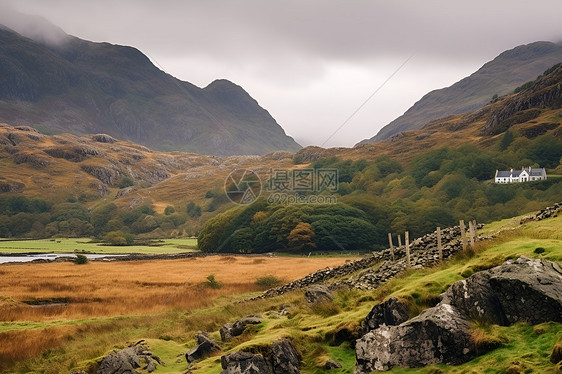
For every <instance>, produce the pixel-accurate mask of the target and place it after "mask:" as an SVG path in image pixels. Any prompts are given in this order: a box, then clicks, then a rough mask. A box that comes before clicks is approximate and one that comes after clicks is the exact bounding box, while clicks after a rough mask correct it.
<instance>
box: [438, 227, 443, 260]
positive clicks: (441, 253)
mask: <svg viewBox="0 0 562 374" xmlns="http://www.w3.org/2000/svg"><path fill="white" fill-rule="evenodd" d="M437 249H438V250H439V262H443V247H442V246H441V227H438V228H437Z"/></svg>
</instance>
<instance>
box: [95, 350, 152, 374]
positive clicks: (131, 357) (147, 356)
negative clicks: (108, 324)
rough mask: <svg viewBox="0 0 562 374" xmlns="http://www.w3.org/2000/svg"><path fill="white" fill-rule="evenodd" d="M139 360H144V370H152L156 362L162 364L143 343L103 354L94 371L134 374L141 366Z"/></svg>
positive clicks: (99, 373)
mask: <svg viewBox="0 0 562 374" xmlns="http://www.w3.org/2000/svg"><path fill="white" fill-rule="evenodd" d="M141 360H143V361H144V362H145V366H144V367H143V369H144V370H146V371H148V372H153V371H154V370H155V369H156V363H155V362H158V363H159V364H161V365H162V364H163V363H162V361H161V360H160V358H159V357H158V356H156V355H154V354H152V353H151V352H150V351H149V350H148V348H147V347H146V346H145V345H144V344H137V345H135V346H133V347H128V348H125V349H122V350H121V351H118V352H114V353H110V354H109V355H107V356H105V357H104V358H103V359H102V360H101V362H100V364H99V366H98V369H97V371H96V374H135V373H137V371H136V370H135V369H138V368H140V367H141Z"/></svg>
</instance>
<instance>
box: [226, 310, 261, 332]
mask: <svg viewBox="0 0 562 374" xmlns="http://www.w3.org/2000/svg"><path fill="white" fill-rule="evenodd" d="M261 322H262V319H261V317H260V316H255V315H248V316H246V317H244V318H240V319H239V320H237V321H236V322H234V323H233V324H232V328H231V329H230V334H231V335H232V336H238V335H242V333H243V332H244V330H245V329H246V327H247V326H248V325H257V324H260V323H261Z"/></svg>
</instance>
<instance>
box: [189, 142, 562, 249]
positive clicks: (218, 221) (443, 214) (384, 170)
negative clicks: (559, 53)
mask: <svg viewBox="0 0 562 374" xmlns="http://www.w3.org/2000/svg"><path fill="white" fill-rule="evenodd" d="M561 157H562V142H561V141H560V140H558V139H556V138H554V137H552V136H550V135H546V136H542V137H539V138H537V139H535V140H529V139H527V138H524V137H518V136H517V135H516V134H513V133H510V132H508V133H506V134H505V135H504V136H503V137H502V138H500V139H499V141H498V146H497V150H495V151H483V150H482V149H479V148H477V147H474V146H463V147H459V148H455V149H452V148H446V147H444V148H440V149H436V150H432V151H429V152H426V153H424V154H421V155H420V156H419V157H417V158H416V159H415V160H413V161H412V162H410V163H408V164H407V165H402V164H400V163H398V162H397V161H395V160H392V159H390V158H388V157H380V158H378V159H377V160H375V161H373V162H368V161H366V160H357V161H351V160H340V159H338V158H335V157H334V158H326V159H320V160H318V161H316V162H315V163H314V164H313V165H312V166H313V167H314V168H337V169H338V171H339V190H338V195H339V197H338V203H337V204H329V205H314V204H309V205H269V204H267V203H266V200H265V199H259V200H257V201H256V202H254V203H253V204H252V205H250V206H247V207H236V208H233V209H230V210H228V211H226V212H224V213H222V214H219V215H217V216H215V217H214V218H212V219H210V220H209V221H207V222H206V223H205V225H204V226H203V227H202V229H201V232H200V235H199V248H200V249H201V250H203V251H207V252H216V251H218V252H253V253H262V252H271V251H293V252H295V251H296V252H308V251H315V250H316V251H329V250H343V249H345V250H377V249H380V248H386V246H387V233H388V232H393V233H402V232H404V231H406V230H407V231H409V232H410V233H411V235H412V236H413V237H417V236H421V235H423V234H425V233H428V232H431V231H433V230H435V227H436V226H441V227H446V226H451V225H455V224H456V223H457V222H458V220H459V219H464V220H472V219H476V220H477V221H478V222H489V221H492V220H497V219H501V218H507V217H512V216H515V215H518V214H522V213H524V212H528V211H531V210H535V209H539V208H540V207H542V206H544V205H546V204H550V203H554V202H556V201H558V200H559V199H560V196H562V180H560V179H559V178H556V177H552V176H551V177H550V178H549V180H547V181H541V182H531V183H519V184H513V185H499V184H495V183H492V182H491V180H492V178H493V176H494V173H495V171H496V169H509V168H511V167H516V166H517V167H519V166H527V165H531V166H535V167H536V166H540V167H547V168H550V170H551V172H552V171H554V172H555V173H561V172H562V166H560V159H561ZM551 174H552V173H551Z"/></svg>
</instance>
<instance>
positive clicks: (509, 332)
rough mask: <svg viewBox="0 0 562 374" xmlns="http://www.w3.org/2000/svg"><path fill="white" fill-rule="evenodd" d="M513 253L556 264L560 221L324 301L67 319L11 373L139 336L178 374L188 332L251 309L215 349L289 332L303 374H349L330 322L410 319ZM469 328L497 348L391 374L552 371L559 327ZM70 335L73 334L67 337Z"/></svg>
mask: <svg viewBox="0 0 562 374" xmlns="http://www.w3.org/2000/svg"><path fill="white" fill-rule="evenodd" d="M516 222H518V219H513V220H504V221H502V222H498V223H494V224H491V225H489V226H488V227H486V229H485V230H484V231H490V232H491V231H497V229H499V228H501V227H504V226H505V227H509V226H512V227H513V226H518V225H517V224H516ZM537 247H542V248H545V249H546V251H545V252H544V253H543V254H541V255H538V254H535V253H534V250H535V248H537ZM519 255H526V256H529V257H533V258H545V259H549V260H552V261H557V262H559V263H560V262H562V216H560V217H557V218H552V219H549V220H544V221H540V222H529V223H527V224H525V225H523V226H522V227H519V228H517V229H515V230H506V231H504V232H503V233H501V234H500V235H499V237H498V238H497V239H495V240H493V241H490V242H487V243H482V244H481V245H480V246H479V248H477V250H476V253H465V254H463V255H461V256H458V257H457V258H455V259H454V260H451V261H449V262H447V263H445V264H442V265H441V266H438V267H435V268H432V269H426V270H422V271H412V272H410V273H407V274H405V275H403V276H401V277H399V278H396V279H394V280H392V281H390V282H388V283H386V284H385V285H384V286H383V287H381V288H379V289H378V290H375V291H357V290H353V291H342V292H340V293H338V294H337V295H336V299H335V301H334V305H326V306H323V307H319V308H310V307H309V306H307V305H306V303H305V302H304V298H303V295H302V293H301V292H295V293H292V294H288V295H284V296H282V297H278V298H273V299H268V300H262V301H256V302H247V303H236V302H235V301H236V300H240V299H241V298H243V297H247V296H248V295H234V296H228V297H223V298H220V299H218V300H217V302H216V304H215V305H214V306H213V307H211V308H206V309H201V310H196V311H191V312H185V311H181V310H174V311H169V312H166V313H163V314H159V315H150V316H129V317H121V318H117V319H116V318H107V319H97V320H87V321H85V320H83V321H81V323H80V324H76V323H75V322H74V321H68V323H67V325H71V326H67V325H65V326H62V327H59V330H54V331H55V332H57V331H58V333H59V334H61V337H60V339H61V341H62V342H63V344H62V345H61V346H60V347H59V348H56V349H53V350H51V351H47V352H46V353H45V352H43V353H42V352H37V354H36V355H35V357H33V358H27V359H25V360H23V362H21V363H20V364H18V366H17V368H16V369H14V370H13V371H14V372H44V373H57V372H63V371H67V370H69V369H70V368H75V367H87V366H88V365H89V364H90V363H91V362H92V360H95V359H96V357H101V356H103V355H104V354H105V353H106V352H107V351H108V350H109V349H110V348H111V347H116V348H119V347H123V346H125V345H126V344H127V343H131V342H134V341H136V340H138V339H141V338H145V339H149V340H148V343H149V345H150V346H151V347H152V350H153V351H154V352H155V353H156V354H158V355H160V356H161V357H162V358H163V359H164V361H165V362H166V367H158V369H157V371H156V373H183V372H184V371H185V370H186V368H187V365H186V362H185V360H184V358H183V357H182V356H181V355H182V354H184V353H185V352H186V351H187V350H188V349H189V348H190V347H193V346H194V344H195V340H194V336H195V333H196V332H197V331H198V330H206V331H212V334H211V336H212V337H213V338H215V339H217V340H220V338H219V335H218V329H219V328H220V326H221V325H222V324H224V323H225V322H228V321H233V320H235V319H237V318H239V317H241V316H244V315H246V314H249V313H261V314H262V315H264V316H265V317H266V318H265V321H264V322H263V323H262V324H261V325H258V326H257V327H256V328H254V329H249V330H250V331H248V330H247V331H246V332H245V333H244V335H242V336H241V337H239V338H236V339H235V340H233V341H232V342H230V343H224V344H223V349H224V351H225V352H226V353H228V352H232V351H236V350H239V349H243V348H248V347H255V346H259V345H261V344H267V343H270V342H272V341H274V340H275V339H277V338H279V337H282V336H291V337H293V339H294V340H295V342H296V345H297V348H298V349H299V350H300V351H301V352H302V353H303V362H304V367H303V370H302V372H303V373H322V372H324V371H323V370H322V369H320V368H319V367H320V366H321V365H322V364H323V363H324V362H325V360H326V359H327V358H334V359H336V360H338V361H340V362H341V363H342V364H343V365H344V367H343V368H342V369H339V370H333V371H330V372H331V373H352V372H353V367H354V363H355V355H354V351H353V350H352V349H351V348H350V347H349V345H348V344H347V343H344V344H342V345H341V346H330V345H329V337H330V335H331V333H332V332H333V331H334V329H335V328H336V327H337V326H338V325H339V324H340V323H342V322H355V323H358V322H359V321H361V320H362V319H363V318H364V317H365V315H366V314H367V313H368V312H369V310H370V308H371V307H372V306H373V305H374V304H375V303H377V302H379V301H382V300H384V299H386V298H387V297H389V296H397V297H400V298H402V299H405V300H408V301H409V302H410V310H411V314H412V315H415V314H417V313H419V312H420V311H421V310H423V309H424V308H426V307H427V304H428V303H427V300H428V299H431V298H432V297H434V296H436V295H438V294H439V293H441V292H442V291H444V290H445V289H446V288H447V287H448V286H449V285H450V284H452V283H453V282H455V281H457V280H460V279H463V275H464V276H468V275H469V274H470V273H471V272H472V271H475V270H479V269H483V268H488V267H491V266H495V265H497V264H500V263H501V262H503V261H504V260H506V259H508V258H514V257H517V256H519ZM461 274H463V275H461ZM284 304H292V305H293V308H292V309H291V312H290V315H291V318H287V317H279V316H277V315H276V314H275V313H272V312H271V311H273V310H277V309H278V308H279V307H280V306H281V305H284ZM46 324H47V323H46ZM78 326H79V327H78ZM43 327H48V326H47V325H45V326H43ZM10 328H13V329H16V328H17V329H29V330H31V329H33V330H34V331H40V329H41V326H40V324H39V325H38V324H37V323H30V324H26V323H22V324H20V325H18V327H16V326H14V325H11V327H8V326H3V330H4V331H6V329H10ZM474 328H475V330H480V331H481V332H483V333H484V334H485V335H487V336H492V337H496V338H498V339H500V340H501V341H503V342H504V343H503V346H502V347H500V348H498V349H496V350H494V351H492V352H490V353H488V354H486V355H483V356H481V357H479V358H477V359H475V360H473V361H471V362H469V363H466V364H464V365H460V366H454V367H450V366H446V365H434V366H431V367H428V368H419V369H399V368H397V369H394V370H393V371H392V372H396V373H436V372H437V373H438V372H447V373H449V372H451V373H481V372H487V373H504V372H505V371H506V370H507V368H509V367H511V366H514V367H519V368H520V369H522V370H521V372H529V373H531V372H540V373H545V372H554V366H553V365H552V364H551V363H550V362H549V359H548V356H549V354H550V352H551V350H552V347H553V345H554V344H555V343H556V342H557V341H561V340H562V324H560V323H546V324H542V325H539V326H528V325H526V324H517V325H514V326H512V327H499V326H475V327H474ZM60 329H62V330H60ZM65 329H66V330H65ZM78 330H79V331H78ZM45 331H53V329H46V330H45ZM61 331H62V332H61ZM77 333H79V334H80V335H76V334H77ZM77 336H80V338H78V337H77ZM0 337H1V335H0ZM0 340H1V339H0ZM0 343H1V342H0ZM0 346H1V344H0ZM195 367H196V368H198V370H197V371H196V372H201V373H219V372H220V371H221V368H220V356H215V357H211V358H208V359H206V360H203V361H201V362H199V363H197V364H196V365H195ZM439 370H441V371H439Z"/></svg>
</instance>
